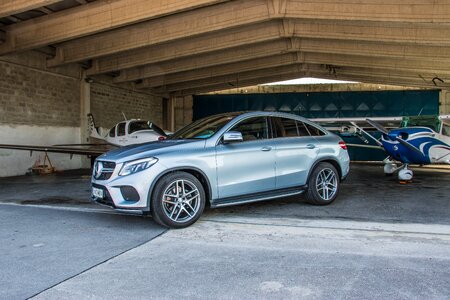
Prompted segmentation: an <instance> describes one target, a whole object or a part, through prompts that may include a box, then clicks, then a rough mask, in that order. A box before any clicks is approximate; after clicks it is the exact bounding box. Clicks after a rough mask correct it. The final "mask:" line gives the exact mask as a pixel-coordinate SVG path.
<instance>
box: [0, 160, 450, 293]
mask: <svg viewBox="0 0 450 300" xmlns="http://www.w3.org/2000/svg"><path fill="white" fill-rule="evenodd" d="M0 195H1V196H0V203H3V204H0V214H1V216H0V223H1V225H2V226H1V227H0V240H2V241H6V243H2V244H1V246H0V251H2V253H4V255H3V257H2V258H0V270H5V271H2V273H1V275H0V291H1V292H0V298H8V299H23V298H27V297H30V296H33V295H37V296H36V298H38V299H61V298H67V299H80V298H82V299H84V298H95V299H97V298H98V299H119V298H134V299H142V298H145V299H147V298H160V299H172V298H184V299H189V298H195V299H211V298H218V299H249V298H252V299H253V298H262V299H273V298H286V299H299V298H305V299H329V298H333V299H361V298H364V299H376V298H378V299H379V298H397V299H423V298H426V299H448V298H449V297H450V172H449V171H448V170H432V169H416V170H415V179H414V181H413V183H411V184H408V185H400V184H399V183H398V182H397V180H396V178H395V177H385V176H384V175H383V172H382V167H381V166H365V165H353V166H352V171H351V173H350V176H349V178H348V180H347V181H346V182H345V183H344V184H343V185H342V190H341V194H340V195H339V198H338V199H337V200H336V201H335V203H333V204H332V205H329V206H325V207H315V206H310V205H308V204H306V203H304V202H303V201H302V200H301V199H300V200H299V199H298V198H290V199H281V200H277V201H271V202H261V203H255V204H248V205H242V206H235V207H229V208H222V209H215V210H208V211H206V212H205V214H204V216H203V217H202V218H201V219H200V221H199V222H197V223H196V224H194V225H193V226H191V227H189V228H187V229H183V230H169V231H165V230H164V229H163V228H161V227H159V226H157V225H156V224H154V222H153V221H152V220H151V218H142V217H132V216H124V215H120V214H115V213H113V212H112V211H110V210H109V209H107V208H106V209H105V208H103V207H101V206H97V205H95V204H92V203H90V202H89V177H88V176H86V175H82V173H78V174H61V175H56V176H48V177H18V178H6V179H0ZM24 204H28V205H24ZM30 204H31V206H30ZM36 206H37V207H36Z"/></svg>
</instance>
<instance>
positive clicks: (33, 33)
mask: <svg viewBox="0 0 450 300" xmlns="http://www.w3.org/2000/svg"><path fill="white" fill-rule="evenodd" d="M225 1H229V0H181V1H172V0H160V1H153V2H152V3H149V1H147V0H115V1H110V0H99V1H94V2H91V3H87V4H86V5H81V6H77V7H74V8H71V9H67V10H62V11H60V12H56V13H54V14H52V15H50V16H42V17H39V18H34V19H31V20H29V21H24V22H20V24H13V25H9V26H6V27H4V30H5V31H6V33H7V39H6V42H5V43H4V44H2V45H1V47H0V54H6V53H10V52H13V51H22V50H28V49H33V48H38V47H41V46H46V45H49V44H54V43H61V42H64V41H67V40H72V39H75V38H79V37H83V36H87V35H92V34H96V33H99V32H103V31H107V30H111V29H114V28H118V27H121V26H126V25H130V24H134V23H137V22H142V21H146V20H150V19H155V18H160V17H163V16H167V15H171V14H175V13H180V12H183V11H187V10H192V9H195V8H200V7H204V6H208V5H213V4H217V3H221V2H225ZM4 2H11V4H10V6H12V7H14V6H16V7H21V6H22V7H25V5H27V7H31V6H34V7H39V6H45V5H48V4H51V3H55V2H58V1H50V0H48V1H43V0H41V1H37V0H33V1H24V0H19V1H17V0H15V1H4ZM17 2H19V4H16V3H17ZM20 3H22V4H21V5H20ZM36 5H39V6H36ZM110 42H112V41H110Z"/></svg>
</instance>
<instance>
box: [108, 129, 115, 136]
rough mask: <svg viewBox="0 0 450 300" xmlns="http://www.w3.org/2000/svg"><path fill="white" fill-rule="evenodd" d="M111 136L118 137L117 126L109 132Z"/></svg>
mask: <svg viewBox="0 0 450 300" xmlns="http://www.w3.org/2000/svg"><path fill="white" fill-rule="evenodd" d="M109 136H110V137H115V136H116V126H114V127H113V128H111V129H110V130H109Z"/></svg>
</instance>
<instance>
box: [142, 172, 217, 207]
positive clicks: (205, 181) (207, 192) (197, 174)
mask: <svg viewBox="0 0 450 300" xmlns="http://www.w3.org/2000/svg"><path fill="white" fill-rule="evenodd" d="M175 172H186V173H189V174H191V175H193V176H195V177H196V178H197V179H198V180H199V181H200V183H201V184H202V186H203V189H204V190H205V195H206V200H207V201H206V203H205V204H207V205H210V204H211V195H212V191H211V183H210V182H209V179H208V177H207V176H206V174H205V173H204V172H203V171H202V170H200V169H198V168H195V167H177V168H172V169H168V170H165V171H164V172H162V173H161V174H159V175H158V176H157V177H156V179H155V180H154V181H153V182H152V184H151V186H150V191H149V193H148V197H147V209H148V210H149V211H150V201H151V199H152V197H153V193H154V191H155V186H156V184H157V183H158V181H160V180H161V178H163V177H164V176H166V175H167V174H170V173H175Z"/></svg>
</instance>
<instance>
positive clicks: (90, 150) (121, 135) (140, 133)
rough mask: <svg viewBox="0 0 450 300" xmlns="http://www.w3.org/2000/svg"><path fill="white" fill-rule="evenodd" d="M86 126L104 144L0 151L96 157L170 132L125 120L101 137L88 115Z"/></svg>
mask: <svg viewBox="0 0 450 300" xmlns="http://www.w3.org/2000/svg"><path fill="white" fill-rule="evenodd" d="M88 126H89V131H90V136H91V137H93V138H94V139H98V140H101V141H103V142H104V143H90V144H60V145H52V146H41V145H18V144H0V149H2V148H3V149H14V150H27V151H30V153H31V152H33V151H41V152H46V153H47V152H52V153H67V154H70V155H71V157H72V156H73V155H88V156H91V157H97V156H99V155H101V154H103V153H105V152H107V151H109V150H112V149H114V148H116V147H122V146H127V145H132V144H140V143H146V142H153V141H157V140H160V139H165V138H167V136H168V135H169V134H171V133H170V132H165V131H164V130H162V129H161V128H160V127H158V126H157V125H155V124H154V123H152V122H150V121H144V120H139V119H131V120H126V119H125V121H122V122H119V123H117V124H116V125H115V126H114V127H112V128H111V129H110V130H109V131H108V133H107V134H106V135H105V136H103V137H102V136H101V135H100V133H99V131H98V129H97V127H96V126H95V122H94V116H93V115H92V114H88Z"/></svg>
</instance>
